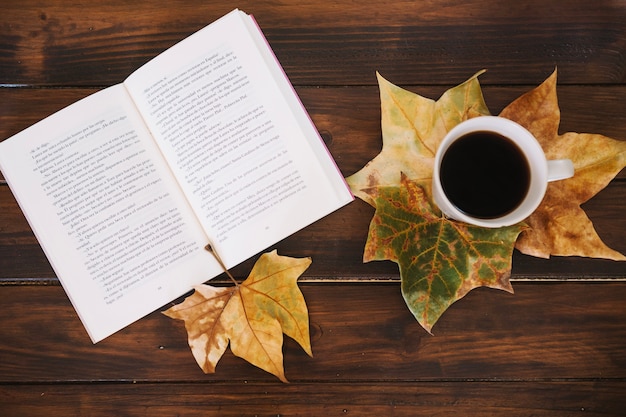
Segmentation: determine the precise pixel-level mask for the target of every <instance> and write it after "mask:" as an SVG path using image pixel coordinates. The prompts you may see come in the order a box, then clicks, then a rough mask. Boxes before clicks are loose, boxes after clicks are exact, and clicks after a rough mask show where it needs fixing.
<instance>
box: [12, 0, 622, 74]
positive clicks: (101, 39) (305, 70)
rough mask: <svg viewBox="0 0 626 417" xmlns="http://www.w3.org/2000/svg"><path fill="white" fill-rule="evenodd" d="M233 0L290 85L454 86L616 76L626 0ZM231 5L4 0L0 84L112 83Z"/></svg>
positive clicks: (619, 65) (619, 58)
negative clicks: (378, 1) (555, 72)
mask: <svg viewBox="0 0 626 417" xmlns="http://www.w3.org/2000/svg"><path fill="white" fill-rule="evenodd" d="M238 6H239V7H241V8H242V9H243V10H246V11H247V12H250V13H253V14H254V15H255V16H256V18H257V20H258V22H259V24H260V26H261V27H262V28H263V29H264V31H265V33H266V35H267V37H268V40H269V42H270V44H271V45H272V47H273V48H274V50H275V52H276V55H277V56H278V58H279V59H280V60H281V62H282V64H283V66H284V67H285V70H286V72H287V74H288V75H289V76H290V77H291V78H292V81H293V82H294V84H296V85H316V86H317V85H364V84H368V85H373V84H375V80H374V78H373V77H372V74H373V72H374V71H375V70H379V71H381V73H383V74H385V75H386V76H388V77H390V78H393V79H395V80H397V82H398V83H404V84H430V83H436V84H442V83H457V82H459V81H460V80H462V79H463V78H465V77H466V75H467V72H468V71H477V70H480V69H482V68H489V69H492V70H494V71H493V72H492V73H491V74H490V75H489V76H487V77H485V82H486V83H496V84H502V83H515V84H519V83H529V82H539V81H541V80H542V79H543V78H545V77H546V76H547V75H548V74H549V73H550V72H551V71H552V69H553V68H554V67H555V66H558V67H559V68H561V69H562V70H563V74H564V75H563V78H562V81H563V82H564V83H568V84H571V83H577V84H579V83H585V84H586V83H594V84H618V83H623V82H624V81H625V80H626V75H625V74H626V70H625V65H626V63H625V61H624V60H623V59H622V54H621V53H620V51H623V50H624V48H625V47H626V23H625V22H626V7H624V5H623V4H620V3H616V2H614V1H610V0H602V1H600V0H598V1H595V2H593V4H590V3H589V2H588V1H581V0H577V1H571V2H567V3H563V2H558V1H545V0H529V1H526V2H524V3H523V5H521V4H519V5H511V4H507V3H497V2H496V3H494V2H487V1H484V0H474V1H448V2H445V3H444V4H441V5H436V6H433V5H432V4H431V3H428V2H418V3H413V2H411V3H406V2H404V1H392V2H385V5H384V7H378V6H374V7H375V10H372V8H371V7H364V6H363V5H361V4H360V3H358V4H357V3H355V4H342V5H338V4H337V3H336V1H331V0H325V1H319V2H313V3H310V4H302V2H299V1H295V0H294V1H287V2H280V3H278V4H276V3H274V2H243V3H240V4H238ZM232 7H234V6H230V5H227V4H224V3H222V2H216V3H215V4H207V2H204V1H200V0H196V1H185V2H183V1H178V2H172V3H171V4H170V3H168V7H167V8H165V7H155V6H154V5H153V4H152V3H151V2H149V1H148V0H142V1H138V2H133V3H132V4H127V3H125V2H119V1H115V0H105V1H102V2H97V3H87V4H81V6H80V11H79V13H77V9H76V7H75V6H73V5H72V4H71V3H70V2H67V1H62V0H57V1H50V2H47V4H46V5H41V4H40V2H37V1H34V0H30V1H21V2H14V3H10V4H6V5H4V6H3V13H2V16H1V17H0V39H2V41H0V51H1V53H0V83H1V84H24V85H38V86H41V85H47V86H61V85H71V86H99V85H111V84H115V83H118V82H121V81H122V80H123V79H124V78H125V77H126V76H128V75H129V74H130V73H131V72H132V71H134V70H135V69H136V68H138V67H139V66H140V65H142V64H143V63H145V62H146V61H148V60H149V59H151V58H152V57H154V56H155V55H157V54H158V53H160V52H162V51H163V50H165V49H167V48H168V47H170V46H172V45H173V44H175V43H176V42H178V41H180V40H181V39H183V38H184V37H186V36H188V35H190V34H191V33H193V32H195V31H197V30H198V29H200V28H202V27H203V26H205V25H206V24H208V23H210V22H212V21H213V20H215V19H216V18H218V17H219V16H221V15H222V14H224V13H226V12H227V11H229V10H230V9H231V8H232ZM173 16H175V18H173ZM538 38H539V39H541V40H542V41H541V42H536V39H538ZM407 68H410V69H411V70H410V71H407Z"/></svg>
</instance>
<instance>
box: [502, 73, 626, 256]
mask: <svg viewBox="0 0 626 417" xmlns="http://www.w3.org/2000/svg"><path fill="white" fill-rule="evenodd" d="M556 78H557V71H556V70H555V71H554V72H553V73H552V75H551V76H550V77H549V78H548V79H546V80H545V81H544V82H543V83H542V84H541V85H539V86H538V87H536V88H535V89H533V90H531V91H529V92H528V93H526V94H524V95H523V96H521V97H520V98H518V99H517V100H515V101H514V102H512V103H511V104H509V105H508V106H507V107H506V108H505V109H504V110H503V111H502V112H501V113H500V116H502V117H506V118H508V119H511V120H513V121H515V122H517V123H519V124H520V125H522V126H524V127H525V128H526V129H528V130H529V131H530V132H531V133H532V134H533V135H534V136H535V137H536V138H537V140H538V141H539V143H540V144H541V146H542V148H543V150H544V152H545V154H546V156H547V158H548V159H563V158H567V159H571V160H572V162H573V163H574V169H575V175H574V177H572V178H569V179H567V180H562V181H556V182H552V183H550V184H548V189H547V192H546V195H545V198H544V200H543V202H542V203H541V205H540V206H539V207H538V208H537V210H535V212H534V213H533V214H532V215H531V216H530V217H529V218H528V219H527V220H526V222H527V223H528V225H529V226H530V228H529V229H528V230H526V231H524V232H523V233H522V235H521V236H520V238H519V239H518V241H517V243H516V248H517V249H518V250H519V251H520V252H522V253H525V254H528V255H533V256H537V257H542V258H548V257H550V255H558V256H586V257H594V258H607V259H613V260H626V257H625V256H624V255H622V254H621V253H619V252H617V251H615V250H613V249H611V248H609V247H608V246H606V245H605V244H604V242H602V240H601V239H600V237H599V236H598V234H597V232H596V231H595V229H594V227H593V224H592V222H591V220H590V219H589V217H587V215H586V214H585V212H584V210H583V209H582V208H581V207H580V205H581V204H582V203H584V202H585V201H587V200H589V199H590V198H591V197H593V196H594V195H596V194H597V193H598V192H599V191H600V190H602V189H603V188H604V187H606V186H607V184H608V183H609V182H610V181H611V180H612V179H613V178H614V177H615V176H616V175H617V174H618V173H619V172H620V171H621V170H622V169H623V168H624V167H625V166H626V142H625V141H619V140H615V139H611V138H608V137H606V136H602V135H598V134H589V133H574V132H568V133H565V134H563V135H559V134H558V129H559V122H560V110H559V106H558V100H557V94H556Z"/></svg>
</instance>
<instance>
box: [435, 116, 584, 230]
mask: <svg viewBox="0 0 626 417" xmlns="http://www.w3.org/2000/svg"><path fill="white" fill-rule="evenodd" d="M503 173H504V174H503ZM573 175H574V165H573V163H572V161H571V160H569V159H558V160H550V161H548V160H546V156H545V154H544V152H543V149H542V148H541V145H540V144H539V142H537V139H535V137H534V136H533V135H532V134H531V133H530V132H529V131H528V130H526V129H525V128H524V127H522V126H521V125H519V124H517V123H515V122H513V121H511V120H509V119H506V118H503V117H498V116H481V117H475V118H472V119H469V120H466V121H464V122H461V123H459V124H458V125H457V126H455V127H454V128H453V129H452V130H450V131H449V132H448V134H447V135H446V136H445V137H444V139H443V141H442V142H441V144H440V145H439V148H438V149H437V153H436V155H435V163H434V167H433V181H432V188H433V198H434V201H435V203H436V204H437V206H439V208H440V209H441V211H442V212H443V213H444V214H445V215H446V216H447V217H450V218H453V219H455V220H459V221H462V222H465V223H470V224H474V225H477V226H482V227H502V226H509V225H512V224H515V223H518V222H521V221H522V220H524V219H526V218H527V217H528V216H530V215H531V214H532V213H533V212H534V211H535V209H537V207H538V206H539V204H540V203H541V201H542V200H543V197H544V195H545V192H546V189H547V186H548V182H549V181H556V180H561V179H565V178H570V177H572V176H573Z"/></svg>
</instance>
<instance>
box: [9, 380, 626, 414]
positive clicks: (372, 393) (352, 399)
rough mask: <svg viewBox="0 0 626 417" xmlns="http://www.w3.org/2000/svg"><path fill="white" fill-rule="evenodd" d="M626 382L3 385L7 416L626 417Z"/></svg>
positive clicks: (496, 381)
mask: <svg viewBox="0 0 626 417" xmlns="http://www.w3.org/2000/svg"><path fill="white" fill-rule="evenodd" d="M625 389H626V383H624V381H558V382H553V381H532V382H523V381H498V380H494V381H449V382H394V381H390V382H382V383H376V384H373V383H367V382H365V383H362V382H349V383H338V382H328V383H306V382H305V383H292V384H289V385H281V384H280V383H254V382H250V383H243V384H242V383H233V384H211V383H206V384H184V383H183V384H169V383H168V384H161V383H155V384H144V383H133V384H124V383H122V384H70V385H62V384H55V385H18V386H0V409H1V410H2V412H3V416H5V417H25V416H42V415H46V416H48V417H57V416H58V417H66V416H74V415H89V416H92V417H98V416H102V417H109V416H112V415H117V416H127V415H149V416H151V417H161V416H163V417H165V416H172V415H177V416H202V417H211V416H220V417H228V416H242V415H246V416H295V415H297V416H303V417H306V416H311V417H318V416H329V417H331V416H342V417H343V416H361V417H366V416H373V417H380V416H416V415H419V416H421V415H424V416H443V415H461V416H470V415H480V416H482V417H493V416H506V417H517V416H519V417H528V416H537V417H540V416H545V417H560V416H572V415H577V414H579V413H580V414H582V415H585V416H602V417H607V416H622V415H623V411H624V409H625V408H626V397H624V396H623V395H620V394H621V393H623V392H624V390H625Z"/></svg>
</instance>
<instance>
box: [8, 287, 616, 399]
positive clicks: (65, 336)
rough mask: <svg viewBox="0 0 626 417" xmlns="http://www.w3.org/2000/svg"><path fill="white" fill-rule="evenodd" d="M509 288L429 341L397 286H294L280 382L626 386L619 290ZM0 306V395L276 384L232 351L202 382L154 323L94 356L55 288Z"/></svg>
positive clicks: (181, 347)
mask: <svg viewBox="0 0 626 417" xmlns="http://www.w3.org/2000/svg"><path fill="white" fill-rule="evenodd" d="M514 287H515V294H514V295H511V294H508V293H505V292H502V291H497V290H490V289H486V288H480V289H477V290H474V291H471V292H470V293H469V294H468V295H467V296H466V297H465V298H463V299H462V300H460V301H458V302H457V303H455V304H454V305H453V306H452V307H451V308H450V309H449V310H448V311H447V312H446V313H445V314H444V315H443V316H442V318H441V319H440V320H439V322H438V323H437V324H436V325H435V327H434V328H433V333H434V335H429V334H428V333H427V332H426V331H425V330H423V329H422V328H421V327H420V326H419V324H418V323H417V322H416V321H415V320H414V318H413V317H412V315H411V314H410V312H409V311H408V309H407V308H406V306H405V304H404V301H403V299H402V297H401V294H400V289H399V286H398V284H384V285H383V284H378V285H375V284H368V285H359V284H342V285H336V284H326V285H315V284H302V285H301V288H302V291H303V293H304V296H305V299H306V300H307V305H308V308H309V313H310V322H311V342H312V347H313V354H314V357H312V358H311V357H308V356H307V355H306V354H305V353H304V351H303V350H302V349H301V348H300V347H299V346H298V345H297V344H296V343H295V342H294V341H293V340H291V339H289V338H286V339H285V347H284V354H285V358H284V364H285V371H286V375H287V378H288V379H289V380H290V381H291V382H293V383H305V382H319V383H346V384H348V383H381V384H383V385H384V383H385V382H386V381H395V382H402V383H407V384H409V383H428V382H437V381H440V382H441V381H476V380H480V381H492V380H493V381H505V382H506V381H509V382H510V381H535V382H538V381H557V380H558V381H561V380H578V381H583V380H584V381H610V380H619V381H621V382H622V383H623V382H624V381H625V380H626V304H625V303H624V299H626V284H624V283H602V284H589V283H585V284H581V283H559V284H552V285H549V284H530V283H519V284H517V285H515V286H514ZM0 300H2V301H1V303H2V308H1V309H0V322H2V323H3V325H2V328H1V329H0V341H1V346H2V348H1V349H0V386H2V385H11V384H14V383H22V384H23V383H28V384H37V383H55V384H56V383H64V382H65V383H67V382H72V383H87V382H97V383H104V382H128V383H130V382H144V383H147V382H150V381H158V382H159V383H165V382H170V383H179V382H193V383H207V384H209V383H220V384H222V383H224V382H226V381H229V382H232V383H237V384H244V383H245V382H246V381H248V382H255V381H256V382H259V383H261V382H263V383H265V382H267V383H274V382H277V379H276V378H274V377H273V376H271V375H269V374H267V373H265V372H263V371H261V370H259V369H257V368H255V367H253V366H252V365H250V364H248V363H247V362H245V361H243V360H241V359H239V358H236V357H234V356H233V355H232V353H231V352H230V351H227V352H226V353H225V355H224V357H223V358H222V359H221V361H220V363H219V365H218V367H217V373H216V374H212V375H204V374H203V373H202V371H201V370H200V369H199V367H198V366H197V364H196V363H195V361H194V360H193V358H192V356H191V352H190V350H189V347H188V346H187V340H186V332H185V330H184V325H183V323H182V322H180V321H176V320H172V319H169V318H167V317H166V316H164V315H162V314H160V313H158V312H155V313H153V314H151V315H149V316H148V317H146V318H144V319H141V320H140V321H138V322H136V323H135V324H133V325H131V326H129V327H127V328H126V329H124V330H122V331H120V332H118V333H116V334H115V335H113V336H111V337H110V338H107V339H105V340H104V341H102V342H100V343H98V344H96V345H92V344H91V342H90V341H89V338H88V337H87V334H86V332H85V331H84V329H83V328H82V325H81V324H80V322H79V320H78V318H77V316H76V314H75V312H74V310H73V309H72V307H71V306H70V304H69V301H68V300H67V298H66V297H65V295H64V293H63V291H62V289H61V288H60V287H58V286H43V287H40V286H31V287H27V286H0ZM468 385H471V384H468ZM210 390H211V388H207V392H210Z"/></svg>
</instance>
